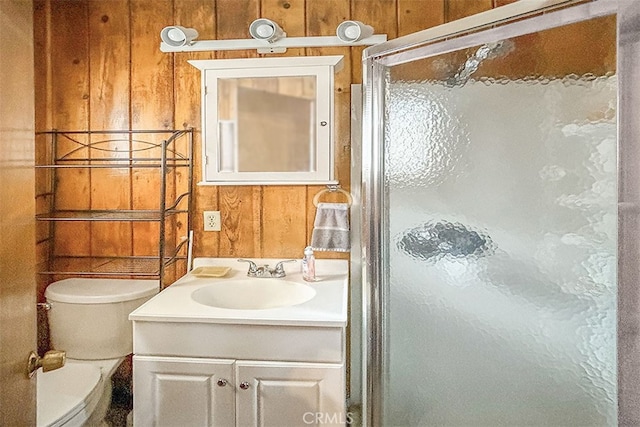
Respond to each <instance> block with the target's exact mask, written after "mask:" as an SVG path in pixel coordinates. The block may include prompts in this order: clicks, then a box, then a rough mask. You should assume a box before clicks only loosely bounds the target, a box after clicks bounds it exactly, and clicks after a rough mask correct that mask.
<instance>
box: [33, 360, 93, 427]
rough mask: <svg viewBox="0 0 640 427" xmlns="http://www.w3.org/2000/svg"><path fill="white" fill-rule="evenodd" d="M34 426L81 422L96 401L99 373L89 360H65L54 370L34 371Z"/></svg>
mask: <svg viewBox="0 0 640 427" xmlns="http://www.w3.org/2000/svg"><path fill="white" fill-rule="evenodd" d="M37 375H38V381H37V395H38V399H37V400H38V405H37V426H38V427H40V426H43V427H44V426H47V427H57V426H61V425H65V426H81V425H83V424H84V422H85V421H86V420H87V419H88V418H89V417H90V415H91V413H92V412H93V411H94V409H95V407H96V406H97V405H98V402H99V400H100V397H101V396H102V394H103V391H104V380H103V375H102V372H101V370H100V368H99V367H97V366H95V365H93V364H85V363H74V362H70V361H67V363H66V364H65V366H63V367H62V368H60V369H56V370H55V371H51V372H47V373H44V372H42V370H39V371H38V374H37Z"/></svg>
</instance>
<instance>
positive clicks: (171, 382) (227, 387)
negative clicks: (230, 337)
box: [133, 356, 235, 427]
mask: <svg viewBox="0 0 640 427" xmlns="http://www.w3.org/2000/svg"><path fill="white" fill-rule="evenodd" d="M233 362H234V361H233V360H225V359H216V360H211V359H195V358H176V357H145V356H134V357H133V387H134V393H133V396H134V397H133V416H134V425H135V426H136V427H145V426H157V427H161V426H172V427H173V426H181V427H189V426H194V427H203V426H216V427H225V426H229V427H231V426H234V425H235V399H234V394H235V390H234V386H233Z"/></svg>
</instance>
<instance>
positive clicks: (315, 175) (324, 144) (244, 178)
mask: <svg viewBox="0 0 640 427" xmlns="http://www.w3.org/2000/svg"><path fill="white" fill-rule="evenodd" d="M188 62H189V64H191V65H193V66H194V67H196V68H198V69H199V70H200V71H201V91H202V100H201V108H202V159H203V160H202V177H203V181H201V182H200V183H199V185H283V184H284V185H308V184H336V183H337V182H336V181H335V180H334V148H333V145H334V128H335V127H334V74H335V73H336V72H337V71H339V70H340V69H341V68H342V65H343V56H342V55H335V56H303V57H279V58H242V59H210V60H190V61H188ZM298 76H315V77H316V105H317V107H316V120H315V127H316V129H315V134H316V144H315V152H314V153H313V158H314V159H315V165H314V168H313V169H314V170H311V171H304V172H240V171H233V172H229V171H222V167H221V166H222V159H221V156H220V152H219V147H220V144H219V141H218V138H219V135H218V122H219V119H218V79H228V78H236V77H237V78H251V77H258V78H260V77H298Z"/></svg>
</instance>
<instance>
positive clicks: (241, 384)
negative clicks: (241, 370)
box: [240, 381, 251, 390]
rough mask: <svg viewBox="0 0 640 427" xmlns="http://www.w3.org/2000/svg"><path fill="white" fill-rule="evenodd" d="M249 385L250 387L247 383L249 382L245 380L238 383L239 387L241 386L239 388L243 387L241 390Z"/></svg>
mask: <svg viewBox="0 0 640 427" xmlns="http://www.w3.org/2000/svg"><path fill="white" fill-rule="evenodd" d="M249 387H251V384H249V383H248V382H246V381H242V382H241V383H240V388H241V389H243V390H247V389H248V388H249Z"/></svg>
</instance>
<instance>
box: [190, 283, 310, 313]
mask: <svg viewBox="0 0 640 427" xmlns="http://www.w3.org/2000/svg"><path fill="white" fill-rule="evenodd" d="M315 294H316V291H315V289H313V288H312V287H311V286H308V285H305V284H303V283H296V282H290V281H287V280H283V279H269V278H260V279H247V278H245V279H238V280H219V281H215V282H213V283H211V284H210V285H206V286H203V287H202V288H199V289H196V290H195V291H193V292H192V293H191V299H193V300H194V301H195V302H198V303H200V304H204V305H208V306H210V307H217V308H230V309H234V310H264V309H268V308H278V307H290V306H293V305H298V304H302V303H303V302H307V301H309V300H310V299H311V298H313V297H314V296H315Z"/></svg>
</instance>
